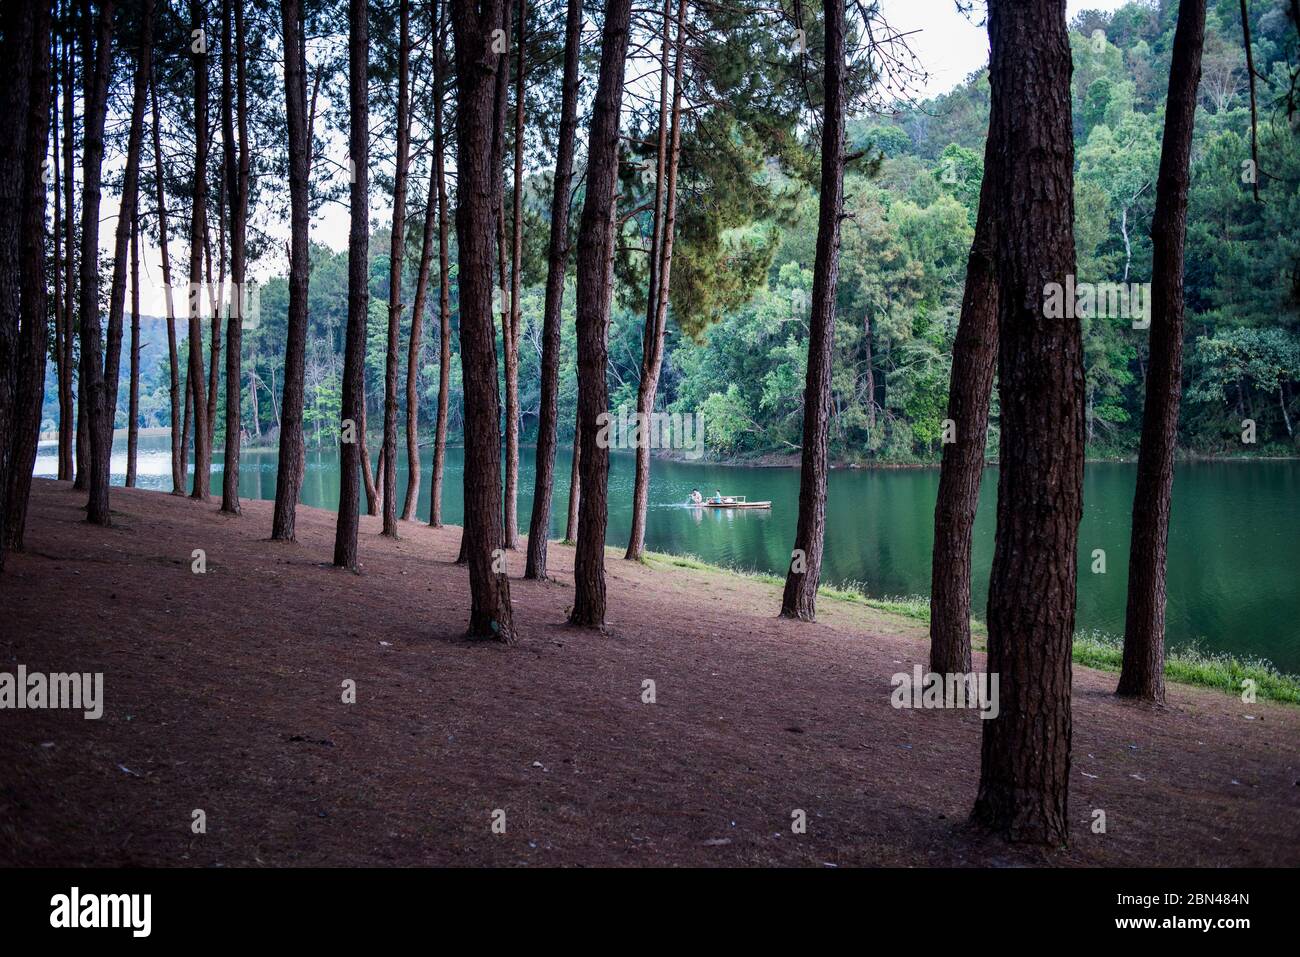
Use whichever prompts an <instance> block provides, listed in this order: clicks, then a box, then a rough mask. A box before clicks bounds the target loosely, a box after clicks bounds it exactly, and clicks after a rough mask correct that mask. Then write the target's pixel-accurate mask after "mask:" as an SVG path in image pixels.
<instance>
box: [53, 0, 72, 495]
mask: <svg viewBox="0 0 1300 957" xmlns="http://www.w3.org/2000/svg"><path fill="white" fill-rule="evenodd" d="M62 11H63V16H64V17H65V18H66V19H67V20H68V22H69V23H70V22H71V4H69V3H66V2H65V3H64V4H63V8H62ZM72 39H73V32H72V29H71V27H70V26H67V27H65V28H64V29H63V31H62V43H61V46H62V54H61V62H62V80H63V82H62V84H61V89H62V94H61V95H62V109H63V183H62V186H63V226H62V228H63V302H62V305H61V306H60V305H59V304H58V303H56V304H55V308H62V310H63V339H62V345H63V352H62V361H61V362H60V370H59V479H60V480H61V481H69V480H71V479H72V477H73V462H72V446H73V442H74V435H75V432H74V430H75V428H76V415H77V411H76V403H75V400H74V399H73V397H72V375H73V366H74V364H75V363H74V362H73V355H72V346H73V337H74V335H75V331H74V329H73V326H74V322H73V314H74V309H75V293H74V288H75V284H74V281H73V276H74V275H75V274H76V273H75V268H76V267H75V266H74V265H73V258H74V255H75V254H74V252H73V239H72V221H73V219H74V217H75V215H76V214H75V212H74V210H75V203H74V202H73V194H72V189H73V175H72V166H73V160H72V154H73V147H74V145H75V144H74V143H73V135H74V134H73V122H72V92H73V91H72ZM55 125H56V127H57V124H55ZM58 160H59V158H58V155H57V154H56V155H55V157H54V162H55V165H56V167H57V165H58ZM54 228H55V230H56V231H57V230H58V229H59V223H58V222H55V224H54Z"/></svg>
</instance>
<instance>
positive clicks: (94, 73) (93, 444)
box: [80, 0, 114, 525]
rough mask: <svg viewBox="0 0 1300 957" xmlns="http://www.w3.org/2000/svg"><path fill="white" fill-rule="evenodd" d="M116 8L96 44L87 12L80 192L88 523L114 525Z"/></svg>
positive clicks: (101, 20) (86, 9)
mask: <svg viewBox="0 0 1300 957" xmlns="http://www.w3.org/2000/svg"><path fill="white" fill-rule="evenodd" d="M113 6H114V5H113V3H112V0H106V2H104V3H102V4H101V5H100V7H99V17H98V22H97V24H96V26H95V31H94V33H95V35H94V38H93V40H92V39H91V36H90V33H91V30H90V22H91V13H90V4H89V2H85V3H84V4H83V10H82V24H83V38H82V66H83V77H84V80H83V82H84V85H85V87H86V96H85V121H84V123H85V132H84V149H83V152H82V180H81V182H82V186H81V263H80V266H81V276H80V284H81V296H80V306H81V391H82V392H83V393H84V395H85V419H86V420H87V422H86V439H87V445H88V451H89V453H90V456H89V457H90V462H89V468H88V469H86V472H88V473H89V485H90V496H89V500H88V502H87V505H86V521H88V522H91V523H93V524H96V525H108V524H109V522H110V517H109V506H108V467H107V464H108V456H109V452H110V449H111V446H110V445H109V444H108V443H111V441H112V422H111V420H110V419H109V417H108V402H107V397H106V395H105V383H104V364H103V337H102V335H101V333H100V328H99V205H100V197H101V174H102V172H103V170H102V167H103V161H104V119H105V115H106V112H107V109H108V84H109V79H110V77H111V75H112V61H113V50H112V46H113Z"/></svg>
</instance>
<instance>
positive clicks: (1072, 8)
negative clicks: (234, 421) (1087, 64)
mask: <svg viewBox="0 0 1300 957" xmlns="http://www.w3.org/2000/svg"><path fill="white" fill-rule="evenodd" d="M1126 2H1128V0H1068V2H1067V18H1073V17H1074V16H1075V14H1077V13H1078V12H1079V11H1080V10H1085V9H1094V10H1114V9H1116V8H1118V7H1120V6H1123V5H1124V4H1125V3H1126ZM881 8H882V11H883V14H884V18H885V20H886V21H887V22H888V23H889V25H890V26H891V27H892V28H893V29H894V30H896V31H898V32H900V33H907V34H908V38H907V39H908V43H909V45H910V46H911V48H912V50H913V52H915V53H916V55H917V58H918V59H919V61H920V63H921V64H922V66H923V67H924V69H925V70H926V72H927V74H928V77H927V78H926V80H925V81H924V82H923V83H921V84H918V87H917V93H918V98H920V99H925V98H928V97H933V96H936V95H938V94H940V93H945V92H947V91H948V90H951V89H952V88H953V87H955V86H957V85H958V84H960V83H962V82H963V81H964V80H965V79H966V77H967V76H969V75H970V74H971V73H974V72H975V71H977V70H979V69H980V68H982V67H983V66H984V65H985V64H987V63H988V56H989V44H988V32H987V30H986V28H985V26H984V9H985V7H984V3H983V2H982V0H976V9H975V10H974V11H973V12H972V13H971V14H970V15H969V16H968V15H965V14H962V13H960V12H959V11H958V10H957V5H956V2H955V0H881ZM339 142H340V144H341V142H342V141H341V140H340V141H339ZM340 149H341V150H342V149H344V147H342V146H341V145H340ZM371 215H372V223H373V222H375V221H378V222H380V223H384V222H386V221H387V220H388V219H389V218H390V217H391V205H376V206H374V207H373V208H372V210H371ZM348 219H349V214H348V210H347V208H346V205H344V204H340V203H328V204H326V205H325V207H324V208H323V209H322V210H321V211H320V212H319V213H318V214H317V216H316V217H315V218H314V219H313V220H312V224H311V238H312V241H313V242H319V243H323V244H325V245H327V246H329V247H330V248H332V249H335V250H341V249H344V248H345V247H346V246H347V240H348ZM116 223H117V202H116V199H115V197H113V196H111V195H109V194H106V195H105V196H104V201H103V212H102V218H101V225H100V244H101V247H102V248H103V251H104V254H105V255H108V254H111V250H112V243H113V232H114V229H115V227H116ZM272 233H273V234H275V235H276V236H277V237H283V238H286V239H287V237H288V223H287V222H285V223H281V224H278V227H277V226H273V227H272ZM178 240H179V243H180V245H183V244H184V237H183V236H179V237H175V236H174V237H173V242H172V258H173V261H174V262H176V261H181V260H179V259H178V254H181V255H182V256H183V253H184V251H183V250H182V249H179V247H178V245H177V243H178ZM275 248H283V243H276V244H275ZM160 262H161V257H160V254H159V252H158V249H157V247H156V246H154V245H153V244H151V243H148V242H147V241H145V242H144V243H143V246H142V249H141V262H140V267H141V273H142V275H141V282H140V298H141V301H140V308H141V312H142V313H143V314H145V315H154V316H158V315H164V314H165V313H166V308H165V302H164V298H163V289H162V276H161V266H160ZM285 269H286V263H285V258H284V256H283V255H279V256H274V257H272V256H267V257H265V258H264V259H263V260H261V261H259V262H258V263H256V264H253V265H252V266H251V267H250V273H251V275H252V276H254V277H255V278H256V279H257V280H258V281H259V282H262V281H265V280H266V279H267V278H269V277H271V276H275V275H283V274H284V271H285ZM173 278H175V277H173ZM183 304H184V298H183V297H181V298H178V299H177V308H178V309H183V308H184V305H183Z"/></svg>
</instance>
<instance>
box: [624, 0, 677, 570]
mask: <svg viewBox="0 0 1300 957" xmlns="http://www.w3.org/2000/svg"><path fill="white" fill-rule="evenodd" d="M685 27H686V0H679V2H678V4H677V54H676V55H677V61H676V63H675V64H674V65H673V114H672V145H671V151H670V155H669V158H668V190H667V198H666V208H665V211H664V213H665V215H664V223H663V227H662V229H656V232H657V233H660V235H659V237H658V242H657V249H658V252H657V255H658V258H659V263H658V266H657V267H656V268H655V269H652V270H651V271H650V275H651V277H652V279H653V284H654V308H653V310H652V315H650V316H647V318H646V325H645V334H644V335H643V336H642V342H641V381H640V384H639V385H638V386H637V395H636V410H637V414H638V422H639V423H640V426H639V428H638V429H637V444H636V476H635V478H634V479H633V484H632V532H631V535H629V537H628V543H627V554H626V555H624V557H625V558H627V559H630V560H632V561H638V562H639V561H641V559H642V557H644V555H645V521H646V508H647V507H648V505H649V501H650V443H649V437H650V432H651V430H650V428H649V422H650V418H649V417H650V414H651V413H652V412H654V407H655V396H656V394H657V393H658V391H659V370H660V368H661V367H662V365H663V358H664V334H665V333H666V332H667V330H668V293H669V288H670V282H671V277H672V269H673V234H674V233H675V231H676V228H677V170H678V167H679V165H680V162H681V155H682V128H681V123H682V65H683V63H684V62H685V59H686V35H685ZM667 50H668V5H667V4H665V5H664V51H665V52H664V56H665V57H666V56H667ZM661 122H662V113H661ZM663 167H664V164H663V162H662V160H661V162H660V164H659V174H660V177H661V178H662V176H663V173H664V168H663ZM655 198H656V202H658V188H656V197H655ZM658 213H659V211H658V209H656V210H655V215H656V218H658ZM652 255H655V253H653V252H652Z"/></svg>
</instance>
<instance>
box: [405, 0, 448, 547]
mask: <svg viewBox="0 0 1300 957" xmlns="http://www.w3.org/2000/svg"><path fill="white" fill-rule="evenodd" d="M438 16H439V5H438V2H437V0H434V2H433V3H431V4H430V5H429V28H430V29H429V42H430V43H431V44H432V45H433V85H434V94H433V95H434V108H435V110H439V111H440V110H441V109H442V104H441V102H439V100H440V97H441V91H440V87H439V84H440V83H441V77H442V72H441V71H442V64H441V62H440V60H441V52H442V51H441V49H440V47H439V43H440V34H439V32H438ZM440 126H441V116H438V117H436V118H435V120H434V127H435V130H434V145H433V149H434V152H435V153H437V152H438V151H439V150H440V146H439V144H438V137H439V135H440V130H439V129H438V128H439V127H440ZM437 213H438V170H437V157H436V156H435V157H434V162H433V164H432V165H431V166H430V168H429V192H428V195H427V196H426V197H425V203H424V223H423V226H422V229H421V234H420V269H419V272H418V273H417V274H416V277H415V302H414V303H413V305H412V306H411V338H410V341H409V342H408V343H407V348H406V498H405V499H404V500H403V502H402V521H404V522H410V521H414V520H415V511H416V506H417V505H418V504H419V501H420V433H419V421H420V406H419V402H420V389H419V384H420V349H421V347H422V346H423V344H424V306H425V298H426V296H427V295H428V292H429V273H430V272H431V271H432V266H433V239H434V230H435V228H436V227H437Z"/></svg>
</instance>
